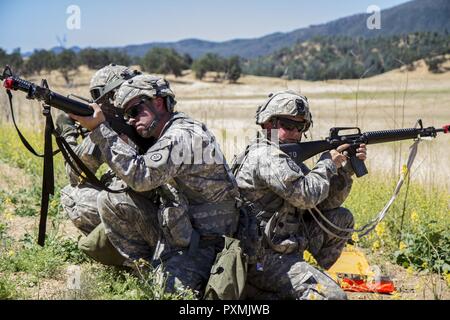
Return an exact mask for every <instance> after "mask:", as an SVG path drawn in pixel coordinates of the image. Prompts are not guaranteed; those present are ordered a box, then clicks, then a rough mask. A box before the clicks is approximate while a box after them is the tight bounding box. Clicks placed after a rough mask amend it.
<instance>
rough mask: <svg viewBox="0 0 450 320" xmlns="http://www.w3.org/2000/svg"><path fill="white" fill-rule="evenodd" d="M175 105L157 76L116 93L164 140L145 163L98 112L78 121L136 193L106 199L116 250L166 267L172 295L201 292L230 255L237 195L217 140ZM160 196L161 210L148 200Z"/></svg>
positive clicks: (134, 118) (147, 131)
mask: <svg viewBox="0 0 450 320" xmlns="http://www.w3.org/2000/svg"><path fill="white" fill-rule="evenodd" d="M174 97H175V96H174V94H173V92H172V90H171V89H170V87H169V83H168V82H167V81H166V80H164V79H162V78H159V77H156V76H151V75H142V76H136V77H135V78H133V79H131V80H129V81H127V82H125V83H124V84H122V86H121V87H120V89H119V90H118V92H117V93H116V96H115V105H116V106H118V107H122V108H124V112H125V116H126V118H127V119H128V122H129V123H130V124H131V125H133V126H134V127H135V128H136V130H137V132H138V134H139V135H140V136H142V137H144V138H152V137H154V138H156V139H157V141H156V143H155V144H154V145H153V146H152V147H151V148H150V149H149V150H148V151H147V152H146V153H145V154H144V155H139V154H137V153H136V151H135V149H133V148H130V146H129V145H127V144H126V143H124V142H123V141H122V140H121V139H120V138H119V136H118V135H117V134H116V133H115V132H114V131H113V130H111V128H110V127H109V125H108V124H107V123H106V122H104V120H105V119H104V116H103V114H102V112H101V109H100V108H99V107H98V106H97V105H95V104H93V105H92V106H93V108H94V109H95V112H94V115H93V116H92V117H78V116H73V118H74V119H76V120H78V121H79V122H80V123H81V124H82V125H83V126H84V127H86V128H88V129H89V130H91V134H90V138H91V140H92V141H93V142H94V143H95V144H96V146H97V147H98V148H99V149H100V150H101V154H102V156H103V158H104V159H105V160H106V162H107V163H108V165H109V167H110V168H111V169H112V170H113V171H114V173H115V174H116V175H117V177H119V178H120V181H118V184H117V185H118V186H119V187H120V186H125V185H126V186H128V187H130V188H131V190H130V191H129V192H126V193H119V194H114V193H108V192H105V191H102V192H101V193H100V195H99V199H98V207H99V210H100V216H101V220H102V222H103V223H104V225H105V229H106V234H107V236H108V238H109V240H110V241H111V243H112V244H113V245H114V246H115V247H116V249H117V250H118V251H119V252H120V254H121V255H122V256H123V257H125V258H126V259H127V261H128V262H129V263H132V262H133V261H136V260H138V259H146V260H149V261H152V262H154V263H155V262H156V261H158V262H161V264H159V266H158V270H159V271H160V274H164V275H165V276H167V280H166V290H167V291H169V292H171V291H173V290H175V288H177V287H180V286H182V287H187V288H190V289H193V290H198V291H200V290H202V289H203V287H204V285H205V284H206V281H207V280H208V278H209V274H210V270H211V266H212V264H213V262H214V259H215V256H216V253H217V251H218V250H220V249H222V247H223V237H222V236H223V235H228V236H229V235H232V234H233V233H234V232H235V229H236V226H237V219H238V213H237V210H236V206H235V202H236V201H235V199H236V197H238V189H237V184H236V181H235V179H234V177H233V175H232V174H231V171H230V169H229V167H228V165H227V164H226V162H225V160H224V157H223V154H222V152H221V150H220V148H219V146H218V144H217V142H216V140H215V137H214V136H213V134H212V133H211V132H210V131H209V130H208V129H207V128H206V127H205V125H204V124H202V123H200V122H198V121H196V120H193V119H191V118H189V117H188V116H187V115H185V114H183V113H180V112H175V111H174V110H173V107H174V105H175V103H176V101H175V100H174ZM111 187H113V186H111ZM156 188H158V192H159V193H161V199H162V200H161V201H162V204H161V206H160V207H157V206H155V204H154V203H153V202H151V201H149V200H148V199H147V198H146V197H145V196H142V195H145V194H146V193H147V192H151V191H152V190H155V189H156ZM221 246H222V247H221ZM155 264H156V263H155Z"/></svg>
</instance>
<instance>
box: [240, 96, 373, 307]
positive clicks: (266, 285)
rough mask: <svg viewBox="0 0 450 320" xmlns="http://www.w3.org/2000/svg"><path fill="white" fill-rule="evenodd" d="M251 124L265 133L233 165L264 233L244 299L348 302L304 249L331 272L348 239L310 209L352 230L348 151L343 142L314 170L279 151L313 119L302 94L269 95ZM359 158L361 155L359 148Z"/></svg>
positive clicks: (292, 141) (351, 172)
mask: <svg viewBox="0 0 450 320" xmlns="http://www.w3.org/2000/svg"><path fill="white" fill-rule="evenodd" d="M256 123H257V124H259V125H261V126H262V128H263V129H264V130H263V131H262V132H259V133H258V136H257V138H256V140H255V141H253V142H252V144H250V145H249V146H248V147H247V149H246V151H245V152H244V153H242V154H241V155H240V156H238V157H237V159H235V164H234V166H233V168H234V174H235V176H236V181H237V183H238V186H239V190H240V193H241V196H242V197H243V199H245V200H246V201H248V203H250V204H251V205H250V207H249V210H250V211H251V213H252V214H254V215H256V217H257V219H256V220H257V224H258V225H259V226H256V225H255V228H259V229H260V235H261V238H262V243H261V248H259V250H255V251H257V252H258V254H256V256H255V259H254V263H253V264H250V265H249V271H248V278H247V279H248V281H247V282H248V298H260V299H261V298H262V299H264V298H267V299H285V298H286V299H345V298H346V295H345V293H344V292H343V291H342V290H341V289H340V288H339V286H338V285H337V284H336V283H335V282H334V281H333V280H332V279H331V278H329V277H328V276H327V275H326V274H324V273H322V272H321V271H319V270H317V269H316V268H314V267H313V266H312V265H310V264H308V263H307V262H305V261H303V252H304V251H305V250H308V251H309V252H310V253H311V254H312V255H313V256H314V258H315V259H316V261H317V262H318V264H319V265H320V266H321V267H322V268H324V269H328V268H330V267H331V266H332V265H333V264H334V262H336V260H337V259H338V257H339V256H340V254H341V251H342V249H343V247H344V245H345V243H346V240H345V239H340V238H336V237H333V236H331V235H329V234H328V233H326V232H324V231H323V230H322V229H321V228H320V227H319V225H318V224H317V223H316V222H315V221H314V220H313V218H312V217H311V215H310V213H308V212H307V209H310V208H314V207H317V208H319V209H320V210H322V212H323V213H324V215H325V216H326V217H327V218H328V219H329V220H330V221H331V222H333V223H334V224H335V225H337V226H339V227H341V228H352V227H353V216H352V214H351V212H350V211H349V210H347V209H345V208H343V207H340V206H341V205H342V203H343V202H344V200H345V199H346V197H347V196H348V194H349V192H350V189H351V185H352V178H351V176H352V174H353V171H352V169H351V167H350V165H349V162H347V164H345V165H344V166H343V163H344V162H345V160H346V156H345V155H344V154H342V153H341V152H342V151H343V150H344V149H345V148H347V147H348V145H345V146H342V147H341V148H339V149H338V150H332V151H330V152H326V153H324V154H322V156H321V158H320V160H319V161H318V162H317V163H316V165H315V167H314V168H313V169H312V170H310V169H308V168H307V167H306V166H305V165H304V164H303V163H300V164H297V163H295V162H294V161H293V160H292V159H291V158H290V157H289V156H288V155H287V154H286V153H284V152H283V151H281V150H280V148H279V143H294V142H299V141H300V140H301V138H302V134H303V133H304V132H306V131H307V130H308V129H309V127H310V125H311V123H312V118H311V114H310V112H309V105H308V101H307V99H306V97H304V96H301V95H299V94H297V93H296V92H294V91H290V90H288V91H282V92H278V93H276V94H272V95H270V96H269V99H268V100H267V101H266V102H265V103H264V104H263V105H261V106H260V107H259V108H258V111H257V114H256ZM357 157H358V158H359V159H362V160H364V159H365V158H366V148H365V146H364V145H361V146H360V148H359V149H358V150H357ZM332 230H334V229H332ZM336 234H337V235H339V236H341V237H345V236H349V233H346V232H342V231H340V232H336ZM263 235H264V237H262V236H263Z"/></svg>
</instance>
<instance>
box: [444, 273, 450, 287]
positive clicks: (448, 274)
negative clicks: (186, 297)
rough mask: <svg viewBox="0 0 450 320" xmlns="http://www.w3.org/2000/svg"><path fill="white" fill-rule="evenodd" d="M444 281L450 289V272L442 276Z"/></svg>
mask: <svg viewBox="0 0 450 320" xmlns="http://www.w3.org/2000/svg"><path fill="white" fill-rule="evenodd" d="M444 279H445V281H446V282H447V285H448V286H449V287H450V272H448V271H447V272H446V273H445V274H444Z"/></svg>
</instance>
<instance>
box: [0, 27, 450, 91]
mask: <svg viewBox="0 0 450 320" xmlns="http://www.w3.org/2000/svg"><path fill="white" fill-rule="evenodd" d="M446 54H450V35H449V34H448V32H444V33H430V32H424V33H418V32H416V33H412V34H408V35H403V36H390V37H379V38H371V39H365V38H352V37H323V36H322V37H316V38H314V39H312V40H309V41H305V42H301V43H297V44H296V45H294V46H293V47H289V48H284V49H281V50H278V51H276V52H275V53H273V54H271V55H268V56H263V57H259V58H256V59H250V60H245V59H242V58H239V57H238V56H233V57H230V58H224V57H221V56H220V55H218V54H213V53H208V54H206V55H204V56H202V57H200V58H198V59H195V60H194V59H193V58H192V57H191V56H190V55H188V54H180V53H178V52H177V51H175V50H174V49H169V48H152V49H150V50H149V51H148V52H147V53H146V54H145V55H144V56H143V57H130V56H129V55H128V54H126V53H125V52H123V51H120V50H113V49H93V48H86V49H82V50H80V51H79V52H74V51H72V50H69V49H64V50H62V51H61V52H59V53H55V52H53V51H48V50H36V51H34V52H33V54H31V56H29V57H28V58H25V59H23V58H22V56H21V54H20V51H19V50H15V51H13V52H12V53H11V54H7V53H6V51H4V50H2V49H1V48H0V66H3V65H5V64H9V65H11V66H12V67H13V69H14V70H15V71H16V72H18V73H19V74H23V75H30V74H33V73H39V72H41V71H44V70H46V71H51V70H59V71H60V72H61V73H62V75H63V76H64V78H65V79H66V81H67V82H68V83H69V81H70V75H71V74H73V73H74V72H73V71H74V70H77V69H78V67H79V66H81V65H86V66H88V67H89V68H90V69H99V68H101V67H103V66H105V65H107V64H109V63H116V64H122V65H130V64H133V65H140V67H141V69H142V70H143V71H145V72H149V73H158V74H164V75H167V74H173V75H175V76H176V77H178V76H181V75H182V74H183V71H184V70H187V69H190V70H192V71H193V73H194V74H195V77H196V78H197V79H205V77H206V76H209V77H210V76H211V74H212V75H213V80H214V81H230V82H236V81H238V79H239V78H240V77H241V75H242V74H252V75H258V76H269V77H283V78H286V79H304V80H313V81H314V80H327V79H355V78H361V77H370V76H374V75H377V74H381V73H384V72H386V71H389V70H392V69H396V68H399V67H402V66H407V67H408V68H411V67H413V62H414V61H417V60H419V59H424V60H425V62H426V64H427V66H428V68H429V70H430V71H432V72H442V71H445V70H446V69H445V68H444V67H443V64H444V63H445V62H446V61H447V60H448V58H447V57H446V56H445V55H446ZM208 73H209V74H208Z"/></svg>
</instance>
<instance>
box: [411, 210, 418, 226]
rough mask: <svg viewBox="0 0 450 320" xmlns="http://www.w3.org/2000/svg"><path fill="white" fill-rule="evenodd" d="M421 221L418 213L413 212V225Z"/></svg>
mask: <svg viewBox="0 0 450 320" xmlns="http://www.w3.org/2000/svg"><path fill="white" fill-rule="evenodd" d="M418 221H419V215H418V214H417V212H416V211H413V212H412V213H411V222H412V223H417V222H418Z"/></svg>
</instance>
